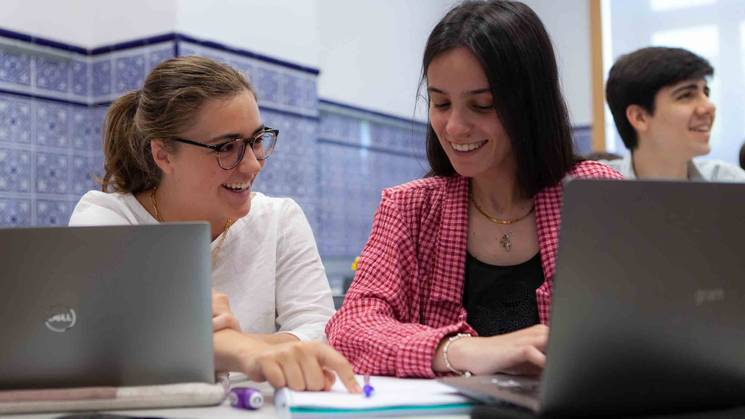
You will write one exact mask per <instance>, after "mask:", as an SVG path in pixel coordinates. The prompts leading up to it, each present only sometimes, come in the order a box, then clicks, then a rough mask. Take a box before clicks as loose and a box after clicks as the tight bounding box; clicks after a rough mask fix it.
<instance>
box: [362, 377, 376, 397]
mask: <svg viewBox="0 0 745 419" xmlns="http://www.w3.org/2000/svg"><path fill="white" fill-rule="evenodd" d="M364 381H365V385H364V386H363V387H362V394H364V395H365V397H370V396H372V393H373V391H375V388H374V387H373V386H371V385H370V376H369V375H367V374H365V375H364Z"/></svg>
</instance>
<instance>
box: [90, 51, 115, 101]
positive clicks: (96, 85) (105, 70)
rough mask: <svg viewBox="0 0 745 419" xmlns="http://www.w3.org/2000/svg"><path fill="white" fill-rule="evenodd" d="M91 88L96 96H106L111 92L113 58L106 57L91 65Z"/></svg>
mask: <svg viewBox="0 0 745 419" xmlns="http://www.w3.org/2000/svg"><path fill="white" fill-rule="evenodd" d="M91 77H92V79H93V81H92V83H91V88H92V91H93V97H94V98H100V97H106V96H108V95H109V94H111V58H110V57H104V58H102V59H98V60H96V61H94V62H93V64H92V65H91Z"/></svg>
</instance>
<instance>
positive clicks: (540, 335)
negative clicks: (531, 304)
mask: <svg viewBox="0 0 745 419" xmlns="http://www.w3.org/2000/svg"><path fill="white" fill-rule="evenodd" d="M445 342H447V338H445V339H443V341H442V342H441V343H440V345H439V346H438V349H437V352H436V353H435V359H434V360H433V362H432V364H433V368H434V369H435V371H448V369H447V368H446V367H445V363H444V361H443V358H442V356H443V355H442V352H443V348H444V344H445ZM547 342H548V327H547V326H544V325H542V324H539V325H535V326H531V327H528V328H525V329H521V330H518V331H515V332H512V333H505V334H504V335H497V336H491V337H466V338H461V339H458V340H456V341H454V342H452V343H451V344H450V347H449V348H448V360H449V361H450V364H451V365H452V366H453V368H455V369H457V370H460V371H464V370H467V371H471V372H472V373H473V374H477V375H484V374H495V373H506V374H514V375H539V374H540V373H541V372H542V371H543V368H544V367H545V365H546V354H545V352H546V343H547Z"/></svg>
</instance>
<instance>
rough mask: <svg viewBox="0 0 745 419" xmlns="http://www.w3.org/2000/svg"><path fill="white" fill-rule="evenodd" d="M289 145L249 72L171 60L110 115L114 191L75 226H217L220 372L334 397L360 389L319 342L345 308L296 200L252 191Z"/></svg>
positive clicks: (94, 198) (81, 208)
mask: <svg viewBox="0 0 745 419" xmlns="http://www.w3.org/2000/svg"><path fill="white" fill-rule="evenodd" d="M278 135H279V131H278V130H276V129H273V128H270V127H268V126H266V125H264V122H263V121H262V119H261V115H260V114H259V108H258V105H257V99H256V93H255V91H254V89H253V88H252V87H251V85H250V84H249V83H248V81H247V80H246V78H245V77H244V76H243V75H242V74H240V73H239V72H237V71H236V70H234V69H233V68H231V67H229V66H227V65H223V64H219V63H217V62H215V61H212V60H209V59H206V58H201V57H180V58H174V59H170V60H167V61H165V62H163V63H161V64H160V65H158V66H157V67H155V68H154V69H153V70H152V72H151V73H150V74H149V75H148V77H147V79H146V80H145V83H144V86H143V87H142V89H141V90H138V91H135V92H131V93H128V94H126V95H124V96H122V97H120V98H119V99H117V100H116V101H115V102H114V103H113V104H112V105H111V107H110V108H109V110H108V113H107V115H106V123H105V128H104V142H103V149H104V157H105V165H104V166H105V175H104V176H103V179H102V191H90V192H88V193H86V194H85V195H84V196H83V197H82V198H81V200H80V202H78V204H77V206H76V207H75V209H74V211H73V214H72V216H71V218H70V225H73V226H76V225H78V226H79V225H115V224H157V223H162V222H183V221H206V222H208V223H209V224H210V226H211V230H212V240H213V241H212V245H211V258H212V281H213V286H214V288H215V289H216V290H217V291H215V292H213V313H214V318H213V325H214V328H215V334H214V342H215V358H216V367H217V368H218V369H219V370H224V371H241V372H244V373H246V374H247V375H248V376H249V378H251V379H253V380H256V381H263V380H268V381H269V383H271V384H272V385H273V386H275V387H284V386H288V387H290V388H292V389H295V390H305V389H308V390H321V389H328V388H330V386H331V384H332V383H333V380H334V375H333V373H332V372H331V371H336V372H337V373H338V374H339V376H340V377H341V379H342V381H343V382H344V384H345V385H346V386H347V388H348V389H350V390H352V391H359V386H358V385H357V383H356V382H355V380H354V376H353V372H352V367H351V365H350V364H349V363H348V361H347V360H346V359H344V357H343V356H341V355H340V354H339V353H338V352H336V351H335V350H333V349H332V348H331V347H329V346H328V345H326V344H324V343H321V342H319V341H321V340H323V339H324V333H323V328H324V326H325V324H326V322H327V320H328V319H329V317H330V316H331V314H332V313H333V303H332V299H331V290H330V288H329V285H328V281H327V279H326V275H325V271H324V268H323V265H322V264H321V260H320V257H319V255H318V251H317V249H316V245H315V241H314V239H313V234H312V231H311V229H310V226H309V224H308V221H307V220H306V218H305V216H304V214H303V212H302V210H301V209H300V207H299V206H298V205H297V204H296V203H295V202H294V201H292V200H291V199H288V198H270V197H268V196H265V195H263V194H261V193H258V192H253V191H252V185H253V182H254V181H255V180H256V177H257V176H258V175H259V172H260V171H261V169H262V167H263V166H264V164H265V163H266V159H267V158H268V157H269V156H270V155H271V154H272V152H273V150H274V146H275V144H276V141H277V138H278ZM228 298H229V300H228ZM241 326H242V328H241Z"/></svg>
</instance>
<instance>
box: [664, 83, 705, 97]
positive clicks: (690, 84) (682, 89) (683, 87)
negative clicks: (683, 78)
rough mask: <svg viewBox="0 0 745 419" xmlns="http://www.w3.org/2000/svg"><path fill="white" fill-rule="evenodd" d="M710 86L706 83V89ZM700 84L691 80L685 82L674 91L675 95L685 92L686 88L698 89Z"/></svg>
mask: <svg viewBox="0 0 745 419" xmlns="http://www.w3.org/2000/svg"><path fill="white" fill-rule="evenodd" d="M707 87H708V86H706V85H704V89H706V88H707ZM697 89H698V84H697V83H696V82H691V83H688V84H685V85H683V86H680V87H678V88H676V89H674V90H673V91H672V94H673V96H674V95H677V94H678V93H681V92H684V91H686V90H697Z"/></svg>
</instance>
